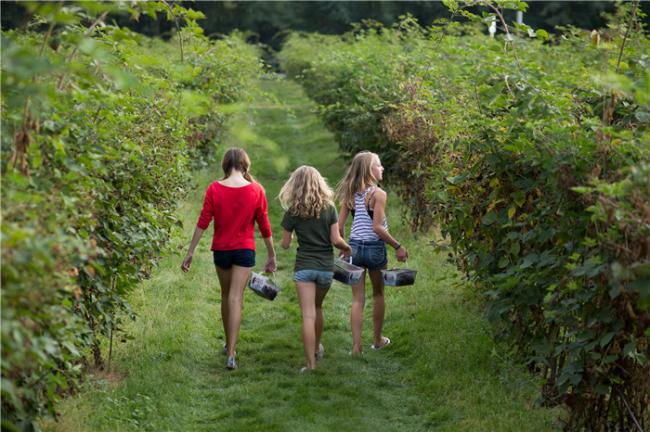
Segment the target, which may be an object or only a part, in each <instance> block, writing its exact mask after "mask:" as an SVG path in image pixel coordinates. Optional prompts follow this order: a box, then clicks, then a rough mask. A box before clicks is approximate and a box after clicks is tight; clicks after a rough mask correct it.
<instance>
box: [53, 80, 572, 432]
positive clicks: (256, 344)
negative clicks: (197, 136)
mask: <svg viewBox="0 0 650 432" xmlns="http://www.w3.org/2000/svg"><path fill="white" fill-rule="evenodd" d="M260 86H261V87H262V89H263V90H264V91H265V92H267V93H268V94H270V95H272V96H274V97H272V98H259V100H257V101H255V102H254V103H253V104H252V105H251V107H250V109H249V110H248V111H247V112H245V113H241V114H238V115H236V117H235V119H234V120H233V122H232V127H231V136H230V137H229V139H228V141H229V142H227V143H226V144H227V146H243V147H245V148H246V149H247V151H248V152H249V154H250V155H251V158H252V161H253V167H252V171H253V174H254V175H256V176H257V178H258V179H259V180H260V182H261V183H262V184H263V185H264V186H265V188H266V191H267V196H268V198H269V201H270V208H271V212H270V216H271V222H272V225H273V228H274V231H275V237H276V240H277V239H278V237H279V234H280V228H279V222H280V218H281V210H280V208H279V204H278V202H277V200H275V196H277V193H278V191H279V188H280V186H281V185H282V183H283V182H284V181H285V179H286V178H287V177H288V173H289V172H290V170H292V169H293V168H295V167H297V166H298V165H301V164H311V165H314V166H315V167H316V168H318V169H319V170H320V171H321V172H322V173H323V174H324V175H325V176H326V177H328V178H329V179H330V183H332V184H333V183H335V182H336V181H337V180H338V179H339V178H340V176H341V174H342V171H343V168H344V167H343V165H342V162H341V161H340V159H339V158H338V155H337V151H336V144H335V142H334V140H333V138H332V136H331V135H330V134H329V133H328V132H327V131H326V130H325V129H324V128H323V126H322V125H321V123H320V122H319V120H318V118H317V117H316V115H315V114H314V113H313V111H314V106H313V104H312V103H311V102H309V101H308V100H307V99H306V97H305V96H304V95H303V94H302V92H301V90H300V88H299V87H298V86H297V85H295V84H293V83H291V82H286V81H283V80H264V81H262V82H261V83H260ZM269 100H271V101H273V100H275V101H281V102H282V103H280V102H276V103H274V102H269ZM213 166H214V167H213V168H212V169H211V171H210V172H209V173H208V172H207V171H206V172H204V173H202V174H200V175H199V176H198V177H197V183H198V188H197V189H196V190H195V191H194V192H192V193H191V194H190V197H189V198H188V200H187V202H186V203H184V204H183V206H182V208H181V209H180V210H179V211H180V216H181V218H182V220H183V222H184V225H185V228H184V229H183V232H182V233H180V232H179V234H178V236H176V237H175V238H174V240H173V242H174V243H175V250H176V251H177V252H176V253H174V254H171V255H170V256H167V257H165V258H163V259H162V260H161V262H160V266H159V268H158V270H157V271H156V273H155V274H154V276H153V277H152V279H150V280H148V281H145V282H144V283H142V284H141V286H140V287H139V288H138V290H136V292H134V293H133V295H132V297H131V301H132V304H133V307H134V310H135V311H136V312H137V314H138V320H137V321H136V322H134V323H130V324H129V325H128V329H129V332H130V334H131V335H132V336H133V337H134V339H132V340H129V341H128V342H125V343H121V344H119V345H118V346H117V347H116V349H115V353H114V360H113V363H114V364H113V369H114V371H115V372H114V373H113V374H112V376H107V375H102V376H95V377H94V378H92V379H90V380H89V381H88V382H87V384H86V385H85V386H84V389H83V391H82V392H81V393H80V394H79V395H77V396H75V397H72V398H69V399H68V400H67V401H66V402H65V404H63V407H62V416H61V419H60V420H59V421H58V422H53V421H44V422H43V425H44V428H45V430H47V431H66V432H69V431H335V430H338V431H430V430H434V431H544V430H549V431H550V430H558V429H559V428H560V425H559V424H558V423H557V421H556V420H555V418H556V416H557V412H556V411H551V410H545V409H541V408H535V407H534V406H533V403H532V401H533V400H534V398H535V392H536V391H537V389H536V386H535V385H534V384H533V383H531V382H530V381H529V380H528V379H527V378H526V377H525V375H524V374H523V373H521V372H519V371H518V370H517V369H516V368H514V367H513V366H512V365H510V364H508V363H504V362H503V361H501V360H499V357H496V356H494V355H493V354H492V352H493V350H494V348H495V347H494V343H493V342H492V341H491V340H490V338H489V337H488V333H487V330H486V327H487V324H486V323H485V321H484V319H483V318H482V316H481V313H480V309H479V307H478V306H476V305H475V304H474V303H473V302H472V301H471V299H472V295H471V293H470V292H469V290H468V288H467V287H466V286H465V285H464V284H463V283H462V282H461V278H460V275H458V274H457V272H456V271H455V270H454V269H453V267H452V266H450V265H449V264H447V263H446V262H445V259H444V256H443V255H442V254H439V253H436V252H435V251H434V250H433V248H432V247H431V246H430V245H429V243H428V239H427V238H415V237H414V236H412V235H411V234H409V233H408V232H407V229H406V227H402V226H401V221H400V214H399V209H398V208H397V206H396V205H395V203H396V201H392V203H393V205H392V208H391V209H390V210H391V212H390V213H389V215H388V217H389V224H390V229H391V231H392V232H394V233H396V236H397V238H399V239H400V241H403V243H405V244H406V245H407V247H408V248H409V251H410V254H411V256H412V259H410V260H409V266H412V267H414V268H417V269H419V273H418V282H417V285H416V286H413V287H405V288H399V289H395V288H387V290H386V292H387V293H386V296H387V299H386V303H387V313H386V323H385V331H384V333H385V334H386V335H387V336H389V337H390V338H391V339H392V340H393V344H391V346H390V347H389V348H387V349H386V350H383V351H380V352H370V350H366V351H367V352H366V354H365V355H364V356H363V357H354V358H353V357H351V356H349V355H348V352H349V350H350V346H351V335H350V330H349V310H350V303H351V293H350V290H349V287H347V286H344V285H341V284H338V283H335V284H334V285H333V287H332V289H331V290H330V293H329V294H328V297H327V298H326V300H325V305H324V312H325V320H326V323H325V332H324V335H323V344H324V345H325V349H326V353H325V358H324V360H323V361H322V362H321V363H319V369H317V370H316V371H315V372H314V373H311V374H307V375H300V374H299V373H298V370H299V368H300V367H301V366H302V364H303V352H302V342H301V339H300V313H299V308H298V303H297V298H296V294H295V290H294V287H293V283H292V282H291V279H290V276H291V269H292V266H293V259H294V254H295V251H293V250H291V251H288V252H285V251H282V250H280V248H279V247H278V248H277V249H278V261H279V266H280V268H279V273H278V278H277V281H278V282H279V284H280V285H281V286H282V287H283V291H282V292H281V294H280V295H279V296H278V298H277V299H276V300H275V301H274V302H269V301H266V300H263V299H261V298H259V297H256V296H254V295H253V294H252V293H251V292H250V291H248V292H247V293H246V296H245V304H244V312H243V320H242V326H241V337H240V342H239V345H238V347H237V350H238V363H239V369H238V370H236V371H233V372H228V371H226V369H225V368H224V364H225V358H224V357H223V355H222V354H221V347H222V346H223V332H222V330H221V324H220V318H219V296H218V282H217V278H216V275H215V272H214V267H213V265H212V263H211V254H210V253H209V245H210V238H209V237H210V236H209V235H206V236H204V238H203V240H202V241H201V243H200V245H199V247H198V248H197V253H196V256H195V258H194V263H193V267H192V269H191V272H190V273H189V274H183V273H182V272H181V271H180V269H179V266H180V263H181V259H182V254H183V253H184V250H185V247H186V245H187V244H188V243H189V239H190V236H191V232H192V230H193V228H194V224H195V221H196V218H197V216H198V212H199V209H200V206H201V203H202V199H203V191H204V190H205V187H206V186H207V184H208V183H209V182H210V181H213V180H214V178H215V176H216V175H218V174H217V172H216V170H217V168H216V167H217V166H218V164H217V163H215V164H213ZM209 232H211V230H210V231H209ZM258 251H259V252H260V253H259V254H258V260H257V261H258V265H261V263H262V262H263V260H264V252H263V251H264V248H263V247H262V244H261V243H258ZM390 259H391V260H394V255H393V254H392V252H391V256H390ZM368 304H369V305H370V304H371V301H369V302H368ZM370 312H371V308H367V310H366V319H365V321H364V324H365V327H364V341H365V345H366V346H367V345H369V344H370V343H371V328H370V326H371V320H370Z"/></svg>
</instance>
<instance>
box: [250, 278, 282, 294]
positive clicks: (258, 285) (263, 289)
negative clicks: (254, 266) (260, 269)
mask: <svg viewBox="0 0 650 432" xmlns="http://www.w3.org/2000/svg"><path fill="white" fill-rule="evenodd" d="M248 287H249V288H250V289H252V290H253V292H254V293H255V294H257V295H258V296H260V297H264V298H265V299H267V300H273V299H274V298H275V296H277V295H278V292H280V288H279V287H278V286H277V285H276V284H275V282H274V281H273V280H272V278H270V277H268V276H264V275H263V274H261V273H255V272H253V273H251V278H250V279H249V280H248Z"/></svg>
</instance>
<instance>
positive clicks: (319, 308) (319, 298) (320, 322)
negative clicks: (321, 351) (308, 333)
mask: <svg viewBox="0 0 650 432" xmlns="http://www.w3.org/2000/svg"><path fill="white" fill-rule="evenodd" d="M327 291H329V288H327V289H324V288H316V339H315V341H314V347H315V349H314V355H316V353H317V352H318V348H319V345H320V337H321V336H322V334H323V327H324V325H325V324H324V323H325V321H324V318H323V300H324V299H325V296H326V295H327Z"/></svg>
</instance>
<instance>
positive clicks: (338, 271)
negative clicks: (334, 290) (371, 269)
mask: <svg viewBox="0 0 650 432" xmlns="http://www.w3.org/2000/svg"><path fill="white" fill-rule="evenodd" d="M362 275H363V268H362V267H357V266H355V265H354V264H352V257H350V262H346V261H344V260H342V259H341V258H336V259H335V260H334V279H336V280H337V281H339V282H342V283H344V284H347V285H352V284H355V283H357V282H359V280H361V276H362Z"/></svg>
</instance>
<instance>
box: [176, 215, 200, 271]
mask: <svg viewBox="0 0 650 432" xmlns="http://www.w3.org/2000/svg"><path fill="white" fill-rule="evenodd" d="M204 231H205V230H204V229H201V228H199V227H198V226H197V227H196V228H195V229H194V234H193V235H192V240H191V241H190V247H189V249H188V250H187V254H186V255H185V258H184V259H183V264H181V270H183V271H184V272H186V273H187V272H188V271H190V266H191V265H192V257H193V256H194V249H196V245H198V244H199V240H201V236H202V235H203V232H204Z"/></svg>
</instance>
